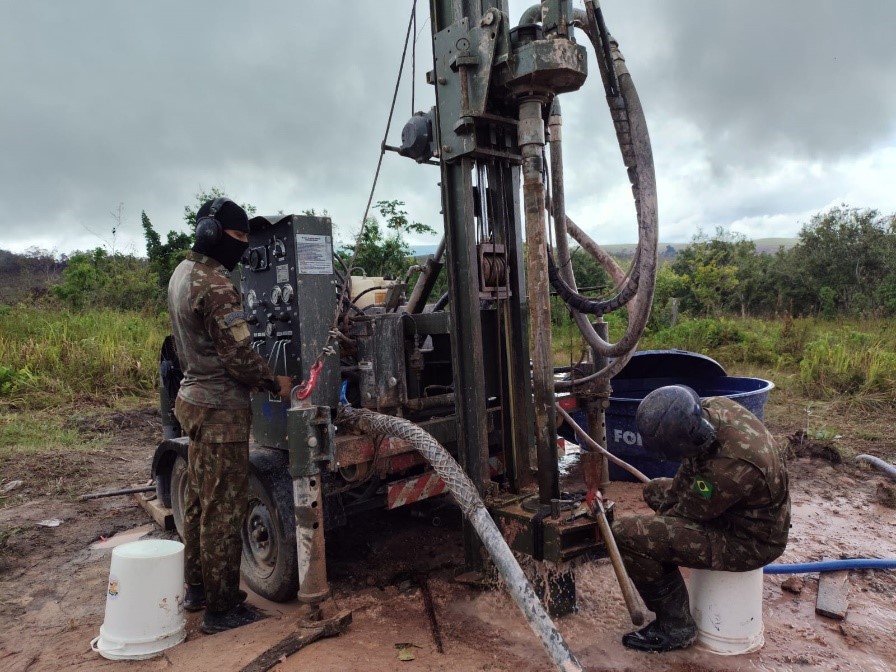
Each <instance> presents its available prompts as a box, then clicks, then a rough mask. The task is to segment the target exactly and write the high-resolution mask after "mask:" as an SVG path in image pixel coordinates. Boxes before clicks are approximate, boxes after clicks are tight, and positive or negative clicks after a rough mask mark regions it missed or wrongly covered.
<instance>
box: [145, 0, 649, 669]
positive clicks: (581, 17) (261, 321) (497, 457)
mask: <svg viewBox="0 0 896 672" xmlns="http://www.w3.org/2000/svg"><path fill="white" fill-rule="evenodd" d="M430 12H431V14H430V23H431V29H432V51H433V69H432V70H431V71H430V72H428V73H427V74H426V81H427V83H428V84H430V85H431V86H433V87H434V89H435V101H436V104H435V106H434V107H432V108H431V109H429V110H424V111H420V112H417V113H415V114H414V115H413V117H412V118H411V119H410V120H409V121H408V122H407V124H406V125H405V127H404V129H403V131H402V134H401V140H402V141H401V145H400V147H388V146H386V145H385V144H384V147H383V150H384V151H386V150H389V149H393V150H395V151H397V152H398V153H399V154H400V155H402V156H404V157H407V158H410V159H412V160H414V161H416V162H418V163H419V164H421V166H422V167H421V170H424V169H426V170H432V168H428V167H427V166H429V165H432V164H434V165H436V166H438V170H439V171H440V180H439V185H440V188H441V194H440V196H441V205H442V213H443V217H444V238H443V240H442V242H441V244H440V245H439V248H438V250H437V252H436V254H435V255H433V256H432V257H431V258H430V259H429V260H428V261H427V262H426V264H425V265H424V266H423V267H422V270H421V272H420V275H419V276H418V278H417V281H416V284H415V285H414V286H413V288H411V287H409V286H408V287H407V288H405V287H404V286H403V285H402V284H401V283H398V284H395V285H392V286H391V287H390V288H389V290H388V292H387V293H386V295H385V297H384V298H383V300H382V301H380V302H377V303H375V304H374V305H369V306H363V307H362V306H360V305H358V304H359V303H360V302H358V303H356V302H355V301H354V298H355V297H356V296H357V292H353V290H352V286H351V284H352V268H351V267H350V265H348V264H346V265H341V264H340V261H339V259H338V257H334V254H333V238H332V223H331V221H330V220H329V219H328V218H326V217H316V216H306V215H286V216H282V215H281V216H277V217H255V218H254V219H252V220H251V221H250V248H249V250H248V252H247V255H246V256H245V257H244V259H243V261H242V264H241V267H240V268H241V274H242V282H241V292H242V297H243V304H244V309H245V311H246V313H247V316H248V321H249V323H250V325H251V329H252V332H253V333H252V335H253V347H254V348H255V349H256V350H257V351H258V352H259V353H260V354H262V355H263V356H264V357H266V358H267V360H268V361H269V362H270V364H271V367H272V368H273V369H274V371H275V373H276V374H279V375H290V376H292V377H293V379H294V380H296V381H302V383H301V384H299V385H297V386H296V388H295V389H294V390H293V394H292V395H291V398H290V399H289V400H288V401H281V400H279V399H278V398H276V397H272V396H270V395H268V394H266V393H258V394H255V395H254V396H253V399H252V410H253V437H254V443H253V446H252V449H251V453H250V464H251V472H250V500H251V501H250V507H249V512H248V515H247V517H246V521H245V524H244V526H243V563H242V570H243V575H244V578H245V580H246V582H247V584H248V585H249V587H251V588H252V589H253V590H254V591H256V592H257V593H259V594H260V595H262V596H264V597H266V598H269V599H272V600H290V599H293V598H295V597H298V599H299V600H300V601H303V602H306V603H308V604H312V605H314V604H320V602H321V601H322V600H324V599H325V598H326V596H327V595H328V594H329V586H328V583H327V577H326V563H325V542H326V533H327V531H329V530H332V529H334V528H336V527H338V526H340V525H343V524H345V523H346V521H347V520H348V519H349V518H350V517H351V516H352V515H353V514H356V513H358V512H360V511H365V510H368V509H372V508H386V509H391V508H396V507H399V506H404V505H408V504H410V503H413V502H415V501H419V500H421V499H425V498H427V497H434V496H437V495H442V494H444V493H447V492H449V491H450V492H451V494H452V496H453V498H454V499H455V501H457V502H458V503H459V505H460V507H461V509H462V510H463V511H464V513H465V515H466V520H465V525H464V530H463V536H464V557H465V563H466V565H467V567H468V569H470V570H471V571H481V570H482V569H483V566H484V564H486V563H487V562H489V556H490V555H491V556H492V557H491V560H492V561H495V562H497V563H498V564H501V563H502V562H504V561H503V560H502V561H498V560H496V559H495V557H494V554H493V553H492V551H491V546H489V543H487V539H486V537H487V536H489V534H488V533H483V532H482V530H481V529H480V526H477V524H476V519H477V518H478V519H480V522H482V515H481V513H480V512H481V511H487V514H486V517H487V518H488V519H489V520H490V521H494V523H496V529H497V530H500V534H501V535H502V536H503V538H504V539H503V540H502V542H501V543H504V540H506V544H507V545H509V547H510V549H511V550H512V551H513V553H515V554H518V555H522V556H529V557H531V558H533V559H534V560H536V561H539V562H542V563H543V564H544V567H546V568H547V571H546V572H544V573H542V576H547V577H548V578H547V579H546V580H544V581H543V582H542V585H540V586H539V589H540V593H541V595H540V597H541V599H542V600H543V601H544V602H545V604H546V605H547V606H548V610H549V611H550V612H551V613H552V614H553V615H562V614H565V613H570V612H571V611H573V609H574V607H575V599H576V598H575V579H574V572H573V571H571V566H572V563H573V562H574V560H575V559H576V558H577V557H580V556H582V555H583V554H586V553H589V552H592V551H595V550H599V548H600V547H601V545H602V542H601V539H602V537H601V534H600V533H598V531H597V529H596V523H595V521H594V520H590V519H587V518H574V517H573V516H570V515H569V512H570V509H571V508H572V507H573V506H574V505H575V504H576V502H574V501H570V500H569V499H568V498H567V497H565V496H564V493H562V492H561V488H560V478H559V469H558V455H557V435H556V427H557V422H556V417H555V402H556V398H557V395H558V394H562V395H567V396H569V397H571V398H574V399H575V400H576V401H577V404H578V406H579V407H580V408H582V409H583V410H584V412H585V415H586V417H587V420H588V423H587V426H588V428H589V429H588V431H589V433H590V434H591V437H592V438H593V439H594V441H596V442H597V443H598V444H600V445H602V446H605V445H606V437H605V436H604V431H605V430H604V421H603V411H604V409H605V408H606V405H607V403H608V398H609V391H610V387H609V382H610V379H611V378H612V376H613V375H614V374H615V373H616V372H618V371H619V370H620V369H621V368H622V367H623V366H624V365H625V363H626V362H627V360H628V358H629V357H630V355H631V354H632V352H633V351H634V349H635V347H636V345H637V342H638V339H639V337H640V335H641V332H642V331H643V328H644V325H645V323H646V320H647V316H648V313H649V309H650V303H651V300H652V294H653V285H654V277H655V270H656V241H657V210H656V187H655V177H654V173H653V164H652V156H651V149H650V141H649V137H648V134H647V128H646V124H645V122H644V116H643V112H642V110H641V106H640V103H639V101H638V97H637V93H636V91H635V89H634V86H633V84H632V79H631V76H630V74H629V72H628V70H627V68H626V65H625V61H624V59H623V57H622V55H621V52H620V50H619V47H618V45H617V43H616V42H615V40H614V39H613V38H612V36H611V35H610V33H609V32H608V30H607V28H606V25H605V23H604V18H603V12H602V10H601V8H600V5H599V3H598V2H594V1H591V0H589V1H588V2H586V3H585V9H584V10H581V9H574V8H573V7H572V2H571V0H544V1H543V2H541V3H539V4H537V5H534V6H533V7H531V8H530V9H529V10H527V11H526V12H525V13H524V14H523V16H522V17H521V18H520V20H519V22H518V23H517V25H513V23H512V22H511V19H510V17H509V15H508V7H507V0H490V1H489V2H485V1H483V0H431V2H430ZM408 34H409V35H410V25H409V30H408ZM585 44H590V45H591V47H592V51H591V53H592V58H593V59H594V60H595V61H596V62H597V65H598V70H599V72H600V81H601V84H602V86H603V88H604V91H605V94H606V101H607V105H608V108H609V112H610V114H611V117H612V120H613V126H614V129H615V132H616V136H617V140H618V144H619V147H620V150H621V155H622V159H623V163H624V165H625V167H626V169H627V171H628V176H629V180H630V182H631V184H632V190H633V204H634V206H635V212H636V215H637V221H638V229H639V247H638V252H637V254H636V256H635V259H634V261H633V263H632V266H631V268H630V269H629V270H628V271H627V272H624V271H622V269H620V268H619V267H618V266H617V265H616V264H615V262H614V261H613V260H612V259H611V258H610V257H609V255H606V254H605V253H604V252H603V250H602V249H601V248H600V247H599V246H598V245H597V244H596V243H595V242H594V241H592V240H591V239H590V238H589V237H588V236H587V235H586V234H585V233H584V232H583V231H582V229H580V228H579V227H578V226H576V225H575V224H574V223H573V222H572V221H571V220H570V219H569V217H568V216H567V215H566V212H565V193H564V184H563V182H564V181H563V155H562V134H561V128H562V115H561V110H560V104H559V97H560V96H561V95H562V94H567V93H572V92H574V91H577V90H578V89H580V88H581V87H582V86H583V85H584V84H585V82H586V79H587V74H588V65H587V63H588V51H589V50H588V49H587V48H586V46H584V45H585ZM434 197H435V194H434ZM549 227H550V228H549ZM570 236H572V237H573V238H574V239H575V240H576V241H577V242H578V243H579V245H580V246H581V247H582V248H583V249H585V250H588V251H590V252H591V253H592V254H593V255H594V256H595V257H596V258H597V259H598V261H599V262H601V264H602V265H603V266H604V267H605V268H606V270H607V271H608V273H609V274H610V276H611V277H612V278H613V280H614V282H615V283H616V289H615V291H614V293H613V294H612V295H611V296H608V297H604V298H589V297H585V296H583V295H581V294H579V293H578V290H577V288H576V283H575V277H574V276H573V273H572V268H571V263H570V249H569V243H568V238H569V237H570ZM551 239H553V246H549V244H548V241H549V240H551ZM524 240H525V244H524ZM334 260H335V261H334ZM443 268H445V270H446V271H447V280H448V292H447V307H448V309H447V310H445V309H444V307H445V305H446V302H445V301H439V302H438V304H437V307H438V308H440V309H438V310H432V307H433V306H432V304H431V303H430V301H429V300H430V298H431V297H430V294H431V293H432V291H433V286H434V284H435V281H436V278H437V277H438V275H439V273H440V272H442V270H443ZM551 288H553V289H554V290H555V292H556V293H557V294H558V295H559V296H560V297H561V298H562V299H563V300H564V301H565V303H566V304H567V306H568V308H569V310H570V311H571V312H572V314H573V316H574V318H575V322H576V324H577V325H578V327H579V329H580V331H581V332H582V335H583V338H584V340H585V341H586V343H587V344H588V348H589V350H590V357H589V361H587V362H586V363H585V365H584V366H582V367H578V368H577V370H576V372H575V375H573V376H572V377H567V378H566V379H563V380H557V378H556V376H555V372H554V366H553V359H552V345H551V316H550V293H551ZM405 289H407V290H409V291H408V292H404V290H405ZM406 294H407V295H408V298H407V300H405V299H404V296H405V295H406ZM623 307H625V308H626V309H627V312H628V322H627V327H626V329H625V332H624V334H622V335H621V336H620V337H619V339H618V340H616V341H615V342H613V341H611V340H610V339H609V338H608V333H607V325H606V323H605V322H604V320H603V315H605V314H607V313H608V312H610V311H612V310H617V309H620V308H623ZM162 361H163V373H167V375H163V379H164V380H165V381H167V384H164V383H163V390H162V412H163V418H165V419H166V422H165V426H166V436H165V440H164V441H163V442H162V443H161V445H160V446H159V448H158V450H157V451H156V454H155V456H154V459H153V465H152V470H153V476H154V478H155V481H156V483H157V493H158V495H159V499H160V501H161V502H162V503H163V504H165V505H169V506H170V507H171V508H172V509H173V511H174V517H175V522H176V524H177V525H178V526H179V525H180V524H181V520H182V513H183V498H184V488H185V484H186V453H187V440H186V438H185V437H180V436H178V434H179V430H178V428H177V426H176V420H174V418H173V415H172V414H171V411H170V408H171V405H172V404H173V399H174V396H173V395H174V394H176V370H177V364H176V355H175V353H173V352H172V351H171V348H170V346H169V347H168V348H167V350H163V356H162ZM603 478H604V480H606V478H607V477H606V475H605V474H604V476H603ZM492 541H493V540H492ZM485 551H488V552H487V553H486V552H485ZM508 583H509V582H508ZM555 659H556V658H555ZM570 669H573V668H570Z"/></svg>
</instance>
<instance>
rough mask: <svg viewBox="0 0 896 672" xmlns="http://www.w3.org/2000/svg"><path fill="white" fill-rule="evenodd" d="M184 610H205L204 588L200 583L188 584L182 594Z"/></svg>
mask: <svg viewBox="0 0 896 672" xmlns="http://www.w3.org/2000/svg"><path fill="white" fill-rule="evenodd" d="M184 609H186V610H187V611H201V610H202V609H205V586H204V585H202V584H201V583H188V584H187V591H186V593H184Z"/></svg>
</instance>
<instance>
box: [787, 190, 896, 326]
mask: <svg viewBox="0 0 896 672" xmlns="http://www.w3.org/2000/svg"><path fill="white" fill-rule="evenodd" d="M893 222H894V218H893V216H889V217H882V216H881V215H880V214H879V213H878V211H877V210H871V209H864V210H860V209H858V208H849V207H847V206H846V205H843V206H840V207H834V208H831V209H830V210H828V211H827V212H824V213H819V214H817V215H815V216H814V217H813V218H812V219H811V220H810V221H809V222H808V223H807V224H804V225H803V227H802V228H801V229H800V233H799V242H798V243H797V244H796V245H795V246H794V247H793V248H792V250H791V254H790V280H791V283H792V286H793V287H792V290H791V291H792V292H793V294H794V295H795V297H796V298H797V299H798V300H800V301H802V302H803V305H804V307H805V308H806V309H807V310H809V311H812V312H815V311H823V312H825V313H827V314H834V313H852V314H861V313H868V312H876V310H877V308H878V306H877V305H876V300H879V299H881V298H883V296H882V295H880V294H879V292H880V291H883V290H879V289H878V288H882V287H883V286H886V285H887V284H888V283H890V284H892V283H893V282H896V266H894V263H893V259H894V253H896V234H894V230H893ZM798 305H799V304H798Z"/></svg>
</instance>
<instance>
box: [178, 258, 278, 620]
mask: <svg viewBox="0 0 896 672" xmlns="http://www.w3.org/2000/svg"><path fill="white" fill-rule="evenodd" d="M168 309H169V312H170V315H171V326H172V332H173V335H174V340H175V343H176V345H177V352H178V357H179V359H180V363H181V367H182V369H183V373H184V378H183V381H182V383H181V387H180V390H179V391H178V395H177V400H176V401H175V407H174V413H175V416H176V417H177V419H178V421H179V422H180V424H181V427H183V429H184V431H185V432H186V434H187V435H188V436H189V437H190V449H189V470H188V479H187V493H186V501H185V508H184V521H183V527H184V545H185V547H186V548H185V555H184V575H185V578H186V580H187V582H188V583H192V584H197V583H203V584H204V585H205V596H206V601H207V604H208V608H209V609H210V610H211V611H216V612H223V611H227V610H228V609H230V608H231V607H233V606H235V605H236V604H237V603H238V602H239V598H238V596H237V589H238V588H239V567H240V554H241V549H242V544H241V539H240V525H241V523H242V519H243V517H244V516H245V513H246V506H247V502H248V470H249V428H250V420H251V412H250V410H249V392H250V389H252V388H263V389H267V390H269V391H275V390H276V389H278V386H277V382H276V381H275V379H274V375H273V373H272V372H271V370H270V367H269V366H268V364H267V362H265V360H264V359H263V358H262V357H261V356H260V355H259V354H258V353H257V352H255V351H254V350H252V347H251V335H250V332H249V327H248V324H247V323H246V315H245V313H244V312H243V309H242V305H241V302H240V296H239V293H238V292H237V291H236V289H235V288H234V286H233V284H232V283H231V282H230V280H229V279H228V277H227V276H226V275H225V270H224V267H223V266H221V265H220V264H219V263H218V262H217V261H215V260H214V259H211V258H210V257H206V256H204V255H201V254H198V253H196V252H190V253H188V255H187V258H186V259H185V260H184V261H182V262H181V263H180V264H179V265H178V267H177V268H176V269H175V271H174V273H173V275H172V276H171V281H170V282H169V284H168Z"/></svg>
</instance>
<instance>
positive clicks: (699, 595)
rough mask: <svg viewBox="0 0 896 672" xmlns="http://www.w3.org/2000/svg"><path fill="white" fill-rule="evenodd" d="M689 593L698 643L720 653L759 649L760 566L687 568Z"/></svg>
mask: <svg viewBox="0 0 896 672" xmlns="http://www.w3.org/2000/svg"><path fill="white" fill-rule="evenodd" d="M688 571H689V573H690V578H689V581H688V594H689V596H690V601H691V614H693V616H694V620H695V621H696V622H697V643H698V644H699V645H701V646H702V647H703V648H704V649H706V650H708V651H710V652H712V653H717V654H719V655H723V656H735V655H738V654H742V653H751V652H753V651H758V650H759V649H761V648H762V645H763V644H764V643H765V638H764V637H763V635H762V632H763V627H762V569H761V568H760V569H755V570H753V571H751V572H716V571H710V570H706V569H690V570H688Z"/></svg>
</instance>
